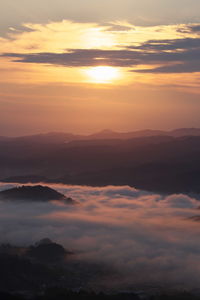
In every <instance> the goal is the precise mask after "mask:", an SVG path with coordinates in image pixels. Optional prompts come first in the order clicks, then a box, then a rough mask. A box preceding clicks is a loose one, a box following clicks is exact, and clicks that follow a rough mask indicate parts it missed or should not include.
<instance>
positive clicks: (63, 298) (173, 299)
mask: <svg viewBox="0 0 200 300" xmlns="http://www.w3.org/2000/svg"><path fill="white" fill-rule="evenodd" d="M0 299H2V300H30V299H31V300H139V299H143V300H200V296H196V295H193V294H191V293H189V292H177V293H174V294H170V293H169V294H167V293H165V294H160V295H156V296H148V295H146V296H145V295H142V296H140V295H137V294H134V293H118V294H105V293H103V292H101V293H98V294H97V293H94V292H87V291H83V290H82V291H79V292H74V291H71V290H67V289H64V288H50V289H47V290H46V291H45V292H44V293H43V294H40V295H35V296H34V295H31V294H30V292H29V294H27V295H23V293H22V294H11V293H6V292H0Z"/></svg>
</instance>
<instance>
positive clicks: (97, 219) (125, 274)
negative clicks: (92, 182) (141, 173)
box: [0, 183, 200, 289]
mask: <svg viewBox="0 0 200 300" xmlns="http://www.w3.org/2000/svg"><path fill="white" fill-rule="evenodd" d="M14 186H16V184H5V183H2V184H0V190H4V189H6V188H11V187H14ZM48 186H50V187H51V188H53V189H56V190H57V191H59V192H61V193H64V194H65V195H66V196H67V197H71V198H73V199H74V200H76V201H77V204H75V205H68V204H65V203H64V202H62V201H52V202H37V203H34V202H17V203H16V202H14V201H1V202H0V242H1V243H11V244H16V245H30V244H33V243H35V242H36V241H38V240H40V239H42V238H44V237H48V238H50V239H52V240H53V241H56V242H57V243H61V244H62V245H64V246H65V247H66V249H68V250H72V251H74V252H75V253H76V255H77V256H78V257H79V259H82V260H85V261H92V262H100V263H101V262H102V263H106V264H110V265H111V266H112V267H114V268H115V269H116V271H117V273H120V274H121V278H120V280H119V277H116V278H115V277H114V276H113V278H112V282H108V281H107V282H104V283H102V285H105V286H106V285H109V286H111V285H113V286H114V285H116V286H117V287H118V288H125V287H128V286H131V285H133V286H134V285H153V286H154V285H156V286H158V285H159V286H165V287H176V288H179V287H180V288H182V287H184V288H186V287H187V288H189V289H190V288H195V287H198V286H199V284H200V238H199V236H200V223H198V222H195V221H194V220H192V219H191V218H190V217H192V216H197V215H200V213H198V207H199V205H200V202H199V201H198V199H195V198H192V197H189V196H186V195H182V194H179V195H175V194H174V195H169V196H164V195H159V194H153V193H149V192H145V191H141V190H136V189H134V188H130V187H128V186H118V187H114V186H107V187H85V186H69V185H58V184H52V185H48Z"/></svg>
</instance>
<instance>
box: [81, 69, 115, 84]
mask: <svg viewBox="0 0 200 300" xmlns="http://www.w3.org/2000/svg"><path fill="white" fill-rule="evenodd" d="M86 75H87V76H88V77H89V81H91V82H95V83H112V82H114V81H115V80H116V79H118V78H119V77H120V72H119V70H118V69H117V68H114V67H110V66H98V67H91V68H88V69H87V70H86Z"/></svg>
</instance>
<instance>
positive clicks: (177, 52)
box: [0, 0, 200, 136]
mask: <svg viewBox="0 0 200 300" xmlns="http://www.w3.org/2000/svg"><path fill="white" fill-rule="evenodd" d="M0 7H1V18H0V135H8V136H18V135H25V134H34V133H40V132H49V131H62V132H63V131H64V132H74V133H91V132H95V131H99V130H102V129H105V128H109V129H112V130H117V131H132V130H139V129H145V128H152V129H173V128H178V127H200V120H199V111H200V101H199V100H200V98H199V96H200V89H199V82H200V76H199V74H200V60H199V54H200V13H199V12H200V2H199V0H173V1H172V0H151V1H150V0H140V1H136V0H123V1H122V0H107V1H105V0H102V1H96V0H85V1H82V0H73V1H72V0H57V1H55V0H42V1H39V0H35V1H32V0H15V1H13V0H6V1H4V0H0Z"/></svg>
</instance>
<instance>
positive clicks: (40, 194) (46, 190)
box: [0, 185, 74, 203]
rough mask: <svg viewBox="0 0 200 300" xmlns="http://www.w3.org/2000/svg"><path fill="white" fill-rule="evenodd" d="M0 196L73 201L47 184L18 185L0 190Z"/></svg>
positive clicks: (9, 198) (12, 198)
mask: <svg viewBox="0 0 200 300" xmlns="http://www.w3.org/2000/svg"><path fill="white" fill-rule="evenodd" d="M0 198H1V199H5V200H25V201H27V200H31V201H51V200H61V201H66V202H68V203H73V202H74V201H73V200H72V199H71V198H67V197H66V196H65V195H63V194H61V193H59V192H57V191H55V190H54V189H52V188H50V187H48V186H42V185H35V186H25V185H24V186H20V187H15V188H11V189H7V190H4V191H1V192H0Z"/></svg>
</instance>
